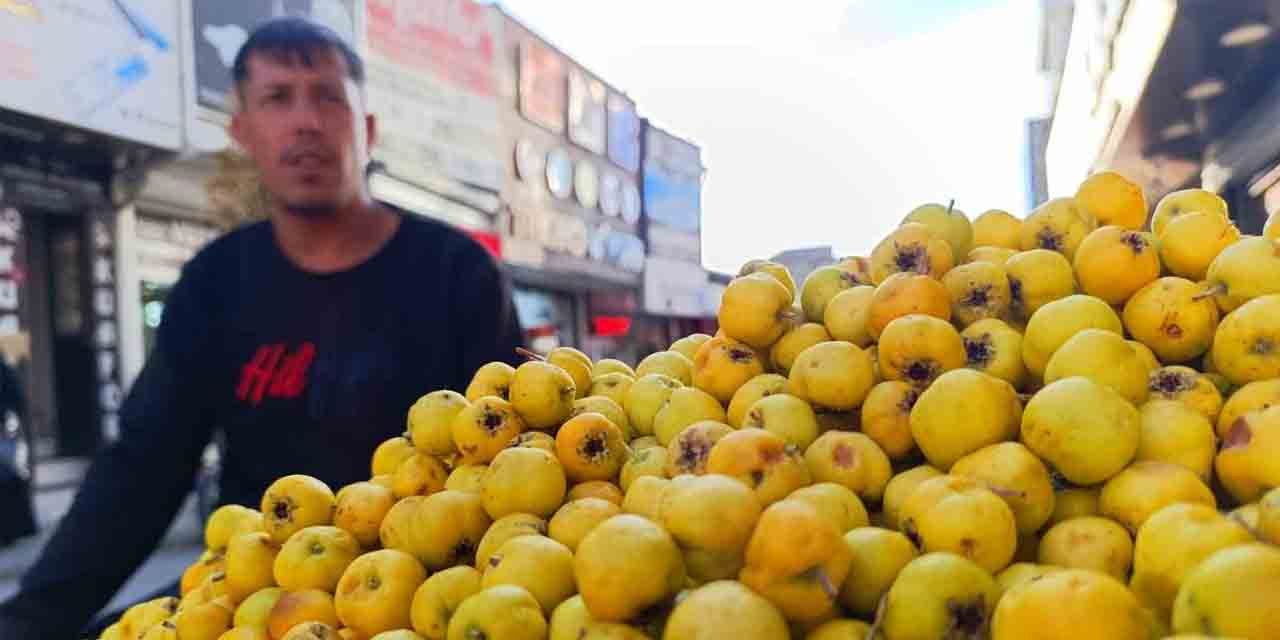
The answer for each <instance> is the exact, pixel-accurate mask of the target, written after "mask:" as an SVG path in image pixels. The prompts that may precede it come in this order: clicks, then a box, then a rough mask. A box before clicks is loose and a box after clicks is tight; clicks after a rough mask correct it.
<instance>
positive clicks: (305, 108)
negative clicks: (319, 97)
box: [289, 99, 324, 131]
mask: <svg viewBox="0 0 1280 640" xmlns="http://www.w3.org/2000/svg"><path fill="white" fill-rule="evenodd" d="M289 115H290V120H291V121H292V124H293V126H294V128H295V129H297V130H299V131H321V130H323V129H324V124H323V121H322V119H321V117H320V106H319V105H317V104H315V102H314V101H312V100H305V99H304V100H298V101H296V102H294V104H293V109H292V110H291V111H290V114H289Z"/></svg>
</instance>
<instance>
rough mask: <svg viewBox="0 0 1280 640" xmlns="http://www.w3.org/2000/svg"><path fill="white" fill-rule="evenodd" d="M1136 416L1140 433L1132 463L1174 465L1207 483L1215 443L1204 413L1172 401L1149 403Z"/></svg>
mask: <svg viewBox="0 0 1280 640" xmlns="http://www.w3.org/2000/svg"><path fill="white" fill-rule="evenodd" d="M1139 413H1140V415H1141V419H1142V433H1141V436H1140V438H1139V439H1138V453H1137V455H1135V456H1134V460H1135V461H1154V462H1165V463H1169V464H1175V465H1178V466H1180V467H1182V468H1184V469H1187V470H1188V471H1191V472H1192V473H1194V474H1196V475H1197V476H1199V477H1200V479H1201V480H1204V481H1206V482H1207V481H1208V479H1209V474H1210V473H1211V472H1212V471H1213V456H1214V454H1215V453H1216V452H1217V446H1218V443H1217V438H1216V437H1215V436H1214V434H1213V425H1212V424H1210V422H1209V420H1208V419H1206V418H1205V417H1204V414H1202V413H1199V412H1197V411H1196V410H1195V409H1192V408H1191V407H1189V406H1187V405H1185V404H1183V403H1181V402H1175V401H1173V400H1152V401H1150V402H1148V403H1146V404H1144V405H1142V408H1141V409H1139Z"/></svg>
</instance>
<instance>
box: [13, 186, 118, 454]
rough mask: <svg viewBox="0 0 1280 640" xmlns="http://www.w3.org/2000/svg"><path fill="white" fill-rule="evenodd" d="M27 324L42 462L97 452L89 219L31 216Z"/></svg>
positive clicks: (35, 431)
mask: <svg viewBox="0 0 1280 640" xmlns="http://www.w3.org/2000/svg"><path fill="white" fill-rule="evenodd" d="M29 212H30V214H29V215H28V216H27V236H26V238H27V247H26V249H27V256H28V278H29V280H28V286H27V291H28V293H27V296H26V309H25V313H24V315H25V324H26V326H28V327H29V328H30V332H31V370H30V377H29V379H28V383H27V388H28V396H29V406H30V408H31V421H32V425H31V426H32V431H33V434H34V436H35V453H36V457H37V458H45V459H47V458H54V457H57V458H68V457H88V456H92V455H93V453H94V452H95V451H96V450H97V448H98V445H99V442H100V438H101V433H100V430H99V429H98V421H97V406H98V381H97V376H96V371H97V368H96V360H95V356H94V345H93V343H92V336H93V332H92V328H93V319H94V316H93V314H94V310H93V306H92V305H91V304H90V292H91V290H92V284H91V282H90V280H91V272H90V251H89V248H88V246H87V245H88V242H87V237H86V236H87V230H86V225H85V219H84V217H83V216H80V215H64V214H56V213H48V212H41V211H39V210H29Z"/></svg>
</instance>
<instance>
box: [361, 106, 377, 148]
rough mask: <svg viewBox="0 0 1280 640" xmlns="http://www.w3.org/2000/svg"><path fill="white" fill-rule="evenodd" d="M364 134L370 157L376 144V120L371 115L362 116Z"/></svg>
mask: <svg viewBox="0 0 1280 640" xmlns="http://www.w3.org/2000/svg"><path fill="white" fill-rule="evenodd" d="M364 134H365V144H366V145H367V146H368V149H369V152H370V155H372V153H373V147H374V146H376V145H377V144H378V119H377V118H376V117H374V115H373V114H372V113H367V114H365V116H364Z"/></svg>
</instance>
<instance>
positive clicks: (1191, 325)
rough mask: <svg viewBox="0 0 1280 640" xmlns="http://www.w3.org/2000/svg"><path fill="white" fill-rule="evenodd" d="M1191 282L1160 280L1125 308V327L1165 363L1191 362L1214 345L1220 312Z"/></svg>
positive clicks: (1139, 292)
mask: <svg viewBox="0 0 1280 640" xmlns="http://www.w3.org/2000/svg"><path fill="white" fill-rule="evenodd" d="M1203 292H1204V288H1203V287H1202V286H1200V285H1198V284H1196V283H1194V282H1191V281H1190V280H1183V279H1181V278H1160V279H1159V280H1156V281H1155V282H1152V283H1151V284H1149V285H1147V286H1146V287H1144V288H1142V289H1141V290H1140V291H1138V292H1137V293H1136V294H1134V296H1133V297H1132V298H1130V299H1129V301H1128V302H1127V303H1126V304H1125V306H1124V325H1125V328H1126V329H1128V331H1129V333H1130V334H1131V335H1132V336H1133V337H1134V338H1136V339H1137V340H1138V341H1140V342H1142V343H1143V344H1145V345H1146V346H1148V347H1150V348H1151V350H1152V351H1153V352H1154V353H1155V354H1156V355H1157V356H1158V357H1159V358H1160V360H1161V361H1163V362H1171V363H1177V362H1187V361H1190V360H1193V359H1195V358H1198V357H1200V356H1201V355H1202V354H1204V353H1205V352H1206V351H1208V350H1209V347H1210V346H1211V345H1212V344H1213V339H1214V332H1215V330H1216V329H1217V327H1218V319H1219V316H1218V308H1217V305H1215V304H1213V301H1212V300H1210V299H1209V298H1206V297H1204V296H1203V295H1202V294H1203Z"/></svg>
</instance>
